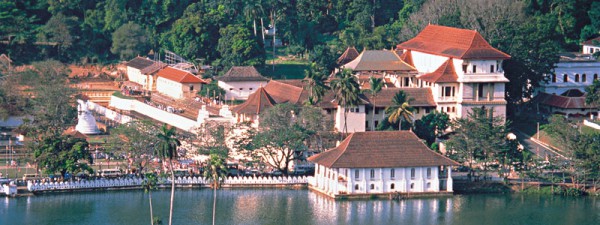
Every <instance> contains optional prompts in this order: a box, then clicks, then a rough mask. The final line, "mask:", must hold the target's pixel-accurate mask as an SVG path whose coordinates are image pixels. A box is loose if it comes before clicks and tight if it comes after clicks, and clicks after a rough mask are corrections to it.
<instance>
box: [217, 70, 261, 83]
mask: <svg viewBox="0 0 600 225" xmlns="http://www.w3.org/2000/svg"><path fill="white" fill-rule="evenodd" d="M217 80H220V81H223V82H231V81H268V80H269V79H267V78H266V77H263V76H262V75H260V73H259V72H258V71H257V70H256V68H254V66H234V67H231V69H229V71H227V73H225V74H223V76H220V77H217Z"/></svg>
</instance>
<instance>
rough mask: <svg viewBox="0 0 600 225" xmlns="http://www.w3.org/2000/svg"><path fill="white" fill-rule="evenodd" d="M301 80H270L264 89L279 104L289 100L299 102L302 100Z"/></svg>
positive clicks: (294, 102) (293, 102)
mask: <svg viewBox="0 0 600 225" xmlns="http://www.w3.org/2000/svg"><path fill="white" fill-rule="evenodd" d="M298 85H302V80H271V81H270V82H269V83H268V84H267V85H266V86H265V91H266V92H267V93H269V95H270V96H271V97H272V98H273V99H274V100H275V101H276V102H277V103H278V104H279V103H285V102H289V103H292V104H301V103H302V102H301V101H302V100H304V99H301V96H302V91H303V89H302V86H303V85H302V86H298Z"/></svg>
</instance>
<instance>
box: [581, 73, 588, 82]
mask: <svg viewBox="0 0 600 225" xmlns="http://www.w3.org/2000/svg"><path fill="white" fill-rule="evenodd" d="M581 82H583V83H585V82H587V76H586V75H585V73H584V74H581Z"/></svg>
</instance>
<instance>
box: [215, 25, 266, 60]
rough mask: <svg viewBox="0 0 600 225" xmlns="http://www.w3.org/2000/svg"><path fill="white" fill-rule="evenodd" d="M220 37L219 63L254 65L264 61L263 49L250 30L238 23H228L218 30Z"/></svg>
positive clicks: (218, 46) (218, 47)
mask: <svg viewBox="0 0 600 225" xmlns="http://www.w3.org/2000/svg"><path fill="white" fill-rule="evenodd" d="M219 34H220V35H221V38H219V44H218V45H217V50H218V51H219V53H220V54H221V62H220V63H221V65H222V66H225V67H230V66H256V65H263V64H264V63H265V50H264V48H262V46H261V45H260V43H259V42H258V41H257V38H256V37H253V36H252V35H251V33H250V31H249V30H248V29H247V28H245V27H243V26H240V25H229V26H227V27H225V28H221V30H220V31H219Z"/></svg>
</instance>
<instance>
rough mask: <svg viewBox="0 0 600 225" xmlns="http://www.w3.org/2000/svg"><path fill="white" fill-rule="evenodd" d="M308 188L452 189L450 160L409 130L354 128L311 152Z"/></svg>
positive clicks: (335, 193)
mask: <svg viewBox="0 0 600 225" xmlns="http://www.w3.org/2000/svg"><path fill="white" fill-rule="evenodd" d="M308 160H309V161H311V162H314V163H315V176H314V178H313V179H311V180H310V181H309V187H310V188H311V189H314V190H317V191H319V192H322V193H324V194H326V195H328V196H331V197H333V198H338V197H343V196H353V195H354V196H360V195H362V196H366V197H369V196H371V195H373V194H394V193H440V192H445V193H452V191H453V188H452V176H451V171H452V166H458V165H459V164H458V163H457V162H455V161H453V160H451V159H449V158H447V157H445V156H443V155H441V154H439V153H436V152H434V151H432V150H431V149H429V148H427V146H425V144H423V142H422V141H421V140H420V139H419V138H418V137H417V136H416V135H415V134H414V133H412V132H411V131H379V132H356V133H353V134H350V136H348V137H347V138H346V139H345V140H344V141H342V142H341V143H340V144H339V145H338V146H337V147H335V148H332V149H330V150H327V151H325V152H323V153H320V154H317V155H314V156H311V157H309V158H308Z"/></svg>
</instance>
